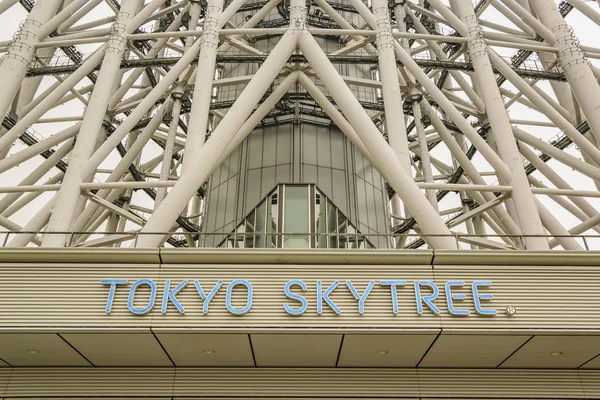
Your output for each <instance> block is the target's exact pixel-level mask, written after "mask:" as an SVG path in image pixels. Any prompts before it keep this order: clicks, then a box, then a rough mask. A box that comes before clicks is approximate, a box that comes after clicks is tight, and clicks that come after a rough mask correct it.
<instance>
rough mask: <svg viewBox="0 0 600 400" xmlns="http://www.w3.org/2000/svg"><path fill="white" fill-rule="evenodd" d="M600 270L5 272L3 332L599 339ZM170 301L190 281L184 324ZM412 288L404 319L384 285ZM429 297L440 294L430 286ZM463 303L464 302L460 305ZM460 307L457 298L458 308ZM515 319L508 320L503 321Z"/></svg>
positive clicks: (121, 268) (402, 305)
mask: <svg viewBox="0 0 600 400" xmlns="http://www.w3.org/2000/svg"><path fill="white" fill-rule="evenodd" d="M596 270H597V268H596V267H591V266H560V267H553V266H501V265H495V266H494V265H487V266H477V265H475V266H473V265H471V266H460V265H458V266H457V265H447V266H444V265H434V266H431V265H390V264H385V265H340V264H328V265H316V264H304V265H301V264H295V265H294V264H162V265H160V264H102V263H96V264H79V263H73V264H65V263H60V264H58V263H57V264H39V263H36V264H25V263H19V264H16V263H15V264H8V263H5V264H0V331H13V330H47V329H49V328H50V329H54V330H58V331H60V330H68V331H73V330H79V329H86V330H90V329H97V330H104V329H115V328H122V329H127V330H132V329H133V330H136V329H137V330H144V329H147V328H150V327H152V328H154V329H158V330H160V329H163V330H165V331H169V330H173V331H177V330H181V329H185V330H186V331H189V330H192V331H194V330H197V331H207V330H212V331H224V332H225V331H231V332H236V331H242V332H261V331H268V332H271V331H273V330H279V329H286V330H287V331H288V332H293V331H295V330H298V331H303V330H305V329H311V330H315V329H316V330H321V331H324V332H325V331H328V332H329V331H331V332H334V331H340V332H344V333H348V332H351V331H357V332H358V331H360V332H372V331H373V329H376V330H377V332H386V331H388V332H389V331H393V332H404V333H410V332H424V331H433V332H437V331H439V330H440V328H443V329H448V330H452V329H456V330H479V329H491V330H495V329H498V330H503V331H506V330H516V331H528V330H535V329H542V328H543V329H545V330H547V331H552V330H557V331H558V330H565V329H566V330H571V331H578V330H585V331H589V330H594V329H598V328H600V315H599V312H598V310H599V309H600V293H599V291H598V287H600V276H599V274H598V273H597V272H596ZM103 279H121V280H127V281H128V283H127V284H123V285H118V286H117V287H116V291H115V295H114V300H113V305H112V309H111V312H110V314H107V313H106V311H105V308H106V303H107V299H108V295H109V289H110V285H103V284H102V280H103ZM141 279H148V280H152V281H153V282H154V283H155V284H156V286H157V290H156V300H155V303H154V307H153V308H152V309H151V310H150V311H149V312H148V313H147V314H146V315H134V314H133V313H132V312H131V311H130V310H129V308H128V305H127V301H128V297H129V294H130V288H131V286H132V284H133V283H134V282H136V281H138V280H141ZM236 279H238V280H239V279H243V280H247V281H248V282H250V283H251V285H252V289H253V297H252V306H251V308H250V310H249V311H248V312H247V313H245V314H244V315H234V314H232V313H231V312H230V311H228V309H227V307H226V294H227V286H228V285H229V284H230V283H231V282H232V281H234V280H236ZM291 279H297V280H302V281H303V282H304V283H305V284H306V291H301V290H300V289H299V287H298V286H296V287H294V288H293V292H294V293H298V294H302V295H303V296H304V297H305V298H306V301H307V308H306V311H305V312H304V313H302V314H301V315H297V316H294V315H290V314H288V313H286V311H285V310H284V304H286V303H287V304H289V305H290V307H292V308H294V309H297V308H298V307H299V305H300V303H299V302H298V301H296V300H292V299H290V298H288V297H286V295H285V294H284V286H285V284H286V282H288V281H289V280H291ZM166 280H170V281H171V286H170V287H171V289H173V288H174V287H175V286H176V285H178V284H179V283H180V282H182V281H183V280H187V281H188V285H187V286H186V287H185V288H183V289H182V290H181V291H180V292H179V293H178V294H176V295H175V297H176V299H177V300H178V301H179V302H180V303H181V304H182V306H183V307H184V308H185V313H180V312H179V311H178V310H177V308H176V307H175V305H174V303H173V302H172V301H168V302H167V303H168V304H167V309H166V313H162V312H161V305H162V301H163V296H164V286H165V281H166ZM194 280H197V281H198V282H199V283H200V285H201V286H202V288H203V291H204V292H205V295H207V294H208V293H209V292H210V291H211V290H212V289H213V287H214V286H215V284H216V283H217V282H218V281H222V282H223V284H222V286H221V288H220V289H219V290H218V291H217V292H216V294H215V296H214V298H213V299H212V300H211V302H210V304H209V306H208V312H207V313H206V314H205V313H203V310H202V309H203V305H204V302H203V300H202V298H201V296H200V295H199V293H198V290H197V288H196V287H195V285H194ZM385 280H404V281H406V282H407V284H406V285H405V286H398V287H397V294H398V313H397V314H395V313H394V310H393V302H392V290H391V287H390V286H389V285H388V286H385V285H384V286H382V285H381V284H380V282H381V281H385ZM318 281H320V282H321V285H322V292H324V291H325V290H326V289H327V288H328V287H329V286H330V285H331V284H332V283H333V282H334V281H338V282H339V284H338V286H337V287H336V288H335V290H333V291H332V292H331V294H330V296H329V297H330V298H331V300H332V302H333V303H334V304H335V305H336V306H337V307H339V309H340V310H341V313H340V314H336V313H335V312H334V311H333V309H332V307H330V306H329V305H328V304H327V303H326V302H325V301H321V304H322V313H321V314H319V313H318V312H317V304H318V302H319V301H318V296H317V282H318ZM346 281H350V282H351V283H352V285H353V287H354V288H355V290H356V292H357V293H358V294H362V293H363V292H364V290H365V288H366V287H367V285H368V284H369V282H370V281H373V282H374V287H373V290H372V291H371V293H370V295H369V296H368V298H367V299H366V301H365V303H364V313H363V314H359V301H357V300H356V299H355V298H354V297H353V295H352V293H351V291H350V290H349V287H348V286H347V284H346V283H345V282H346ZM414 281H431V282H434V283H435V284H436V286H437V287H438V288H439V295H438V297H437V299H435V300H433V303H434V304H435V305H436V306H437V307H438V308H439V310H440V313H439V315H438V314H435V313H434V312H432V311H431V310H430V309H429V308H428V307H426V306H424V309H423V313H422V314H421V315H419V313H418V312H417V299H416V297H415V290H414V286H413V283H414ZM473 281H491V282H492V284H491V285H490V286H489V287H483V288H481V289H480V290H481V293H484V294H491V295H493V299H491V300H482V307H484V308H485V309H495V310H497V311H498V313H497V315H495V316H483V315H478V314H477V313H476V311H475V305H474V301H473V291H472V288H471V283H472V282H473ZM447 282H464V283H465V284H464V285H462V286H461V285H458V284H453V286H452V287H451V290H452V293H454V295H455V297H456V298H455V299H454V300H453V304H454V307H455V308H456V309H459V310H468V311H469V313H470V314H469V315H468V316H456V315H452V314H451V313H450V312H449V309H448V305H447V296H446V293H445V285H446V283H447ZM422 294H423V296H425V295H430V294H431V289H430V288H429V287H427V286H423V288H422ZM461 294H463V295H464V297H465V298H464V299H460V298H459V297H460V295H461ZM456 295H458V296H456ZM149 297H150V290H149V286H148V285H140V287H139V289H138V290H137V291H136V293H135V298H134V302H133V304H134V305H135V306H136V307H138V308H139V307H143V306H144V305H145V304H147V303H148V299H149ZM246 303H247V289H246V288H245V287H244V286H243V285H237V286H236V287H235V289H234V290H232V291H231V305H232V306H233V307H234V308H235V309H238V310H239V309H242V308H244V306H245V305H246ZM507 307H508V308H511V307H512V308H513V309H514V311H516V313H515V314H514V315H508V314H507V313H506V312H505V310H506V309H507Z"/></svg>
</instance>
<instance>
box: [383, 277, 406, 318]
mask: <svg viewBox="0 0 600 400" xmlns="http://www.w3.org/2000/svg"><path fill="white" fill-rule="evenodd" d="M379 284H380V285H381V286H390V288H391V291H392V307H393V310H394V314H398V293H397V292H396V287H397V286H404V285H406V281H381V282H379Z"/></svg>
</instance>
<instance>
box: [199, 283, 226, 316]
mask: <svg viewBox="0 0 600 400" xmlns="http://www.w3.org/2000/svg"><path fill="white" fill-rule="evenodd" d="M199 285H200V283H198V286H199ZM221 285H223V281H219V282H217V283H216V285H215V287H214V288H213V289H212V290H211V291H210V293H209V294H208V296H206V299H205V300H204V304H203V305H202V313H203V314H208V305H209V304H210V301H211V300H212V299H213V297H215V295H216V294H217V292H218V291H219V289H220V288H221ZM198 286H196V289H198ZM202 294H204V292H202ZM202 294H201V295H200V297H202Z"/></svg>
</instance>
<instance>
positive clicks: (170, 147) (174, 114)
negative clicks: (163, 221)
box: [154, 87, 189, 210]
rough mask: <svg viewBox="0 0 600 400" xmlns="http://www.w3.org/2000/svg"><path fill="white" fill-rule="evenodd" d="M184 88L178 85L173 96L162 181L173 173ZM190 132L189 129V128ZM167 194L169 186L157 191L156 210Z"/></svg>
mask: <svg viewBox="0 0 600 400" xmlns="http://www.w3.org/2000/svg"><path fill="white" fill-rule="evenodd" d="M181 90H183V88H181V87H178V88H177V89H176V91H175V92H173V96H175V99H174V102H173V110H172V111H171V124H170V125H169V133H168V135H167V140H166V142H165V151H164V154H163V159H162V164H161V169H160V178H159V180H160V181H168V180H169V176H170V175H171V161H172V160H173V152H174V150H175V137H176V136H177V127H178V125H179V116H180V113H181V96H182V95H183V93H182V92H181ZM188 132H189V130H188ZM166 195H167V188H160V189H158V190H157V191H156V198H155V199H154V209H155V210H156V209H157V208H158V206H159V205H160V203H162V201H163V199H164V198H165V196H166Z"/></svg>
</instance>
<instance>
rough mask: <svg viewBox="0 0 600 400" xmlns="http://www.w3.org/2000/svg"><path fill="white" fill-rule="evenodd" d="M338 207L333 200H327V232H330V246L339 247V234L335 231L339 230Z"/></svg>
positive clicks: (331, 247)
mask: <svg viewBox="0 0 600 400" xmlns="http://www.w3.org/2000/svg"><path fill="white" fill-rule="evenodd" d="M336 217H337V209H336V208H335V206H334V205H333V204H332V203H331V201H329V200H327V232H328V233H329V248H330V249H337V248H338V243H337V236H336V235H335V233H336V232H337V229H336V228H337V218H336Z"/></svg>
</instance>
